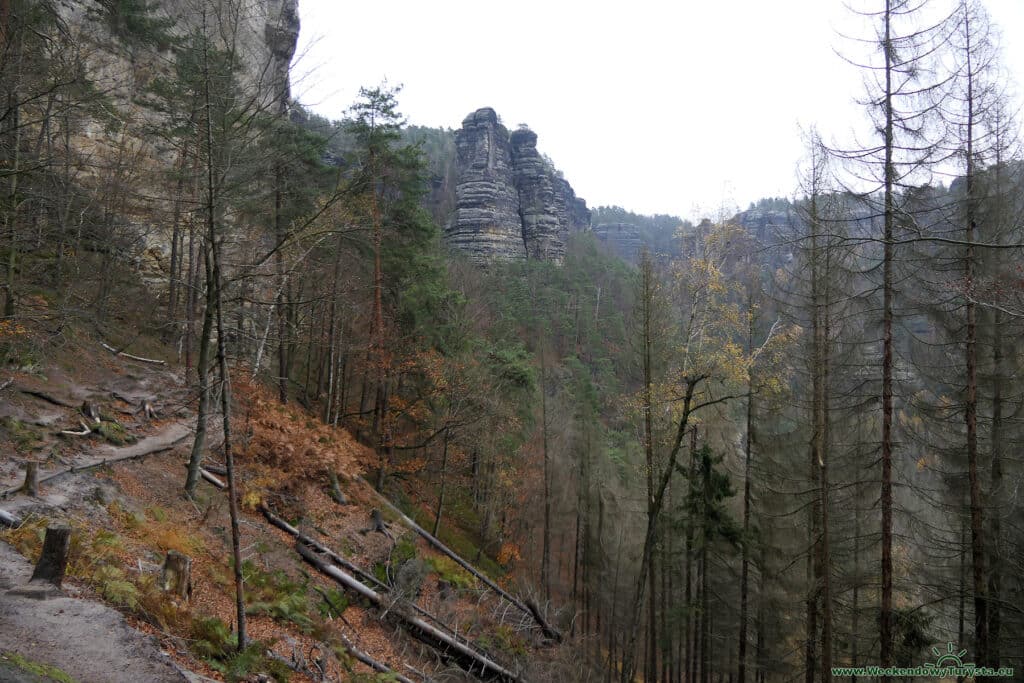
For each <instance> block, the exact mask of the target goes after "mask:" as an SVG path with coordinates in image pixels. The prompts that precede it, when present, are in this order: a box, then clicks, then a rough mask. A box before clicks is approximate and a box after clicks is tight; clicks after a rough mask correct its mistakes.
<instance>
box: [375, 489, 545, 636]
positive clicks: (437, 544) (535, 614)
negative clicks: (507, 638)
mask: <svg viewBox="0 0 1024 683" xmlns="http://www.w3.org/2000/svg"><path fill="white" fill-rule="evenodd" d="M360 478H361V477H360ZM363 483H364V484H366V486H367V487H368V488H370V490H372V491H373V492H374V493H375V494H376V495H377V497H378V498H379V499H380V501H381V502H382V503H384V505H385V506H387V508H388V509H389V510H391V511H392V512H394V513H395V514H396V515H398V518H399V519H401V520H402V522H404V523H405V524H406V525H407V526H408V527H409V528H410V529H412V530H413V531H415V532H416V533H417V534H419V535H420V536H422V537H423V538H424V539H426V541H427V543H429V544H430V545H432V546H433V547H434V548H436V549H437V550H439V551H440V552H442V553H444V554H445V555H447V556H448V557H449V558H451V559H452V560H453V561H455V563H456V564H458V565H459V566H460V567H462V568H463V569H465V570H466V571H467V572H469V573H470V574H472V575H473V576H475V577H476V578H477V579H479V580H480V581H481V582H482V583H483V584H484V585H486V586H487V587H488V588H490V589H491V590H493V591H494V592H495V593H497V594H498V595H500V596H501V597H502V598H504V599H505V600H507V601H508V603H509V604H511V605H512V606H513V607H516V608H518V609H519V610H521V611H522V612H523V613H525V614H528V615H530V617H532V618H533V620H534V621H536V622H537V625H538V626H540V630H541V632H543V633H544V636H545V637H546V638H548V639H550V640H553V641H555V642H556V643H560V642H562V634H561V633H560V632H559V631H558V629H556V628H555V627H553V626H551V624H549V623H548V622H547V621H545V620H544V618H543V617H542V616H541V614H540V611H539V610H536V609H530V608H529V606H527V605H526V604H525V603H524V602H523V601H522V600H520V599H519V598H517V597H515V596H514V595H511V594H509V593H508V592H507V591H505V590H504V589H503V588H502V587H501V586H499V585H498V584H496V583H494V581H492V580H491V579H490V578H489V577H487V576H485V575H484V574H483V573H482V572H480V571H479V570H478V569H477V568H476V567H474V566H473V565H471V564H470V563H469V562H467V561H466V560H464V559H462V558H461V557H459V556H458V555H457V554H455V551H453V550H452V549H451V548H449V547H448V546H446V545H445V544H444V543H442V542H441V541H439V540H438V539H437V538H435V537H434V536H433V535H432V534H431V533H430V532H428V531H427V530H426V529H424V528H423V527H421V526H420V525H419V524H417V523H416V522H414V521H413V520H412V519H411V518H410V517H409V516H408V515H406V514H405V513H404V512H402V511H401V510H399V509H398V508H397V507H396V506H395V504H394V503H392V502H391V501H390V500H388V499H387V498H385V497H384V496H383V495H381V494H380V493H379V492H378V491H377V490H376V489H375V488H373V487H372V486H370V484H369V482H367V481H366V480H365V479H363Z"/></svg>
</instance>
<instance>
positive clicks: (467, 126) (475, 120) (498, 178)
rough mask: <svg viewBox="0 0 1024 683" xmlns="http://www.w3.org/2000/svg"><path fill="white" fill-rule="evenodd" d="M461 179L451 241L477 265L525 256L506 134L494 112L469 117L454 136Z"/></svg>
mask: <svg viewBox="0 0 1024 683" xmlns="http://www.w3.org/2000/svg"><path fill="white" fill-rule="evenodd" d="M455 145H456V149H457V152H458V165H459V181H458V185H456V188H455V206H456V208H455V216H454V217H453V218H452V221H451V222H450V223H449V225H448V227H447V229H446V230H445V238H446V239H447V241H448V243H449V244H450V245H451V246H452V247H454V248H455V249H458V250H459V251H462V252H464V253H466V254H467V255H468V256H469V258H470V259H471V260H473V261H476V262H480V263H486V262H488V261H492V260H495V259H506V260H507V259H520V258H525V257H526V248H525V245H524V243H523V232H522V226H521V225H520V222H519V195H518V193H517V192H516V189H515V185H514V183H513V177H512V147H511V145H510V144H509V139H508V131H507V130H505V127H504V126H502V125H501V124H500V123H498V115H497V114H496V113H495V111H494V110H493V109H491V108H484V109H478V110H477V111H475V112H473V113H472V114H470V115H469V116H467V117H466V118H465V120H464V121H463V122H462V129H461V130H458V131H456V133H455Z"/></svg>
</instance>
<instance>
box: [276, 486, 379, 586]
mask: <svg viewBox="0 0 1024 683" xmlns="http://www.w3.org/2000/svg"><path fill="white" fill-rule="evenodd" d="M260 512H262V513H263V516H264V517H266V518H267V521H268V522H270V523H271V524H273V525H274V526H276V527H277V528H278V529H280V530H281V531H283V532H285V533H287V534H291V535H292V536H294V537H295V538H296V539H297V540H299V541H301V542H302V543H303V544H305V545H307V546H309V547H311V548H313V549H314V550H316V551H317V552H318V553H321V554H323V555H326V556H327V557H329V558H331V560H332V561H333V562H334V563H336V564H337V565H338V566H340V567H341V568H342V569H344V570H345V571H348V572H351V573H353V574H355V575H356V576H358V577H359V579H360V581H363V582H365V583H369V584H371V585H373V586H376V587H377V588H380V589H381V590H385V591H386V590H387V589H388V587H387V586H386V585H385V584H384V583H383V582H381V581H380V580H379V579H378V578H377V577H376V576H374V575H373V574H370V573H369V572H365V571H363V570H362V569H360V568H359V567H358V566H357V565H355V564H352V563H351V562H349V561H348V560H346V559H345V558H344V557H342V556H341V555H339V554H338V553H336V552H334V551H333V550H331V549H330V548H328V547H327V546H325V545H324V544H323V543H320V542H319V541H317V540H316V539H315V538H312V537H310V536H307V535H306V534H304V533H302V532H301V531H299V530H298V529H296V528H295V527H293V526H292V525H291V524H289V523H288V522H286V521H284V520H283V519H281V518H280V517H278V516H277V515H275V514H274V513H273V512H272V511H271V509H270V508H269V507H267V504H266V503H260Z"/></svg>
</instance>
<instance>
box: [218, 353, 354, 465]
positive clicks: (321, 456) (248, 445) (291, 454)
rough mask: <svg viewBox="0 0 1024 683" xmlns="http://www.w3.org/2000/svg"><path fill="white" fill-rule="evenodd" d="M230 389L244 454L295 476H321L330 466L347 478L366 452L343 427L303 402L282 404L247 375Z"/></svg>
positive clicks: (241, 451) (241, 449) (242, 453)
mask: <svg viewBox="0 0 1024 683" xmlns="http://www.w3.org/2000/svg"><path fill="white" fill-rule="evenodd" d="M240 374H241V373H240ZM233 389H234V392H235V398H236V400H237V401H238V403H239V408H240V410H239V411H238V422H239V428H240V434H241V435H242V438H241V439H240V443H239V453H240V455H241V456H242V457H245V458H250V459H252V460H253V461H255V462H258V463H261V464H264V465H268V466H270V467H274V468H276V469H279V470H281V471H282V472H284V473H285V474H287V475H289V476H290V477H293V478H295V477H297V478H303V479H311V478H317V477H322V476H323V475H324V473H325V472H328V471H330V470H332V469H333V470H334V471H335V472H337V473H338V474H339V475H341V476H342V477H346V478H348V477H354V476H356V475H358V474H360V472H361V468H360V467H359V465H358V464H357V463H358V460H359V459H360V458H365V457H366V456H365V454H364V453H363V451H364V450H365V449H364V448H363V447H362V446H360V445H359V444H358V443H356V441H355V439H353V438H352V436H351V435H350V434H349V433H348V432H347V431H345V430H344V429H340V428H338V427H332V426H330V425H325V424H323V423H322V422H320V421H319V420H318V419H316V418H315V417H313V416H311V415H309V414H308V413H306V412H305V411H304V410H303V409H302V408H301V407H298V406H294V405H291V404H289V405H281V404H280V403H279V402H278V401H277V398H276V397H275V396H274V395H273V394H272V393H271V392H270V391H269V390H268V389H266V388H265V387H262V386H260V385H258V384H256V383H254V382H251V381H249V380H248V379H244V378H242V379H236V380H235V381H234V382H233Z"/></svg>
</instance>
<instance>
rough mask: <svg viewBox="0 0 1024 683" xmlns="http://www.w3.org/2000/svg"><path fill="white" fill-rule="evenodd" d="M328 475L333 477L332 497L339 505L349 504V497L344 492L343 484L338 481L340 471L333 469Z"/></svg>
mask: <svg viewBox="0 0 1024 683" xmlns="http://www.w3.org/2000/svg"><path fill="white" fill-rule="evenodd" d="M328 476H330V478H331V498H333V499H334V502H335V503H337V504H338V505H348V499H347V498H346V497H345V494H344V493H342V491H341V484H340V483H339V482H338V473H337V472H335V471H334V470H333V469H331V470H329V471H328Z"/></svg>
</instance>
